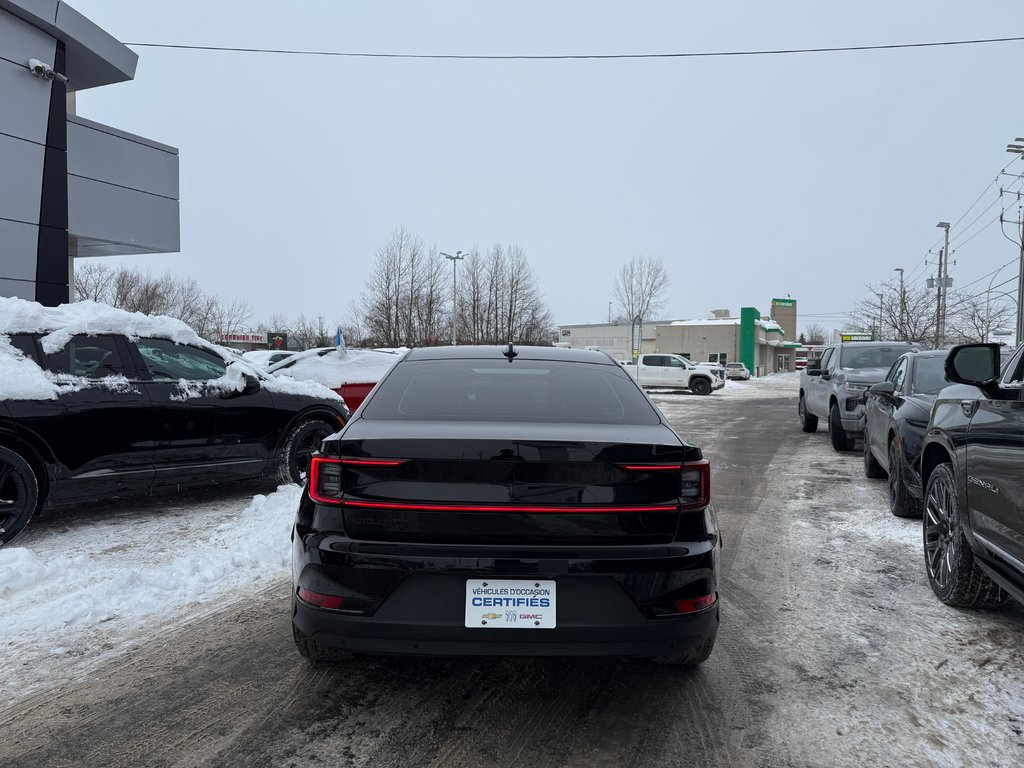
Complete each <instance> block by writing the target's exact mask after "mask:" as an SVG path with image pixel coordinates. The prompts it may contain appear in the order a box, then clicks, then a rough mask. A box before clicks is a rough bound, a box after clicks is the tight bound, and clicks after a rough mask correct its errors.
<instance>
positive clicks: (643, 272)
mask: <svg viewBox="0 0 1024 768" xmlns="http://www.w3.org/2000/svg"><path fill="white" fill-rule="evenodd" d="M670 282H671V280H670V279H669V276H668V270H666V269H665V265H664V264H663V263H662V261H661V259H656V258H654V257H653V256H647V257H643V256H634V257H633V258H632V259H630V260H629V261H628V262H627V263H625V264H623V265H622V267H621V268H620V269H619V274H618V275H617V276H616V278H615V285H614V287H613V288H612V297H613V298H614V299H615V301H616V302H617V303H618V305H619V317H620V318H621V319H624V320H626V321H627V322H628V321H631V320H632V319H633V318H634V317H637V316H639V317H640V318H641V319H642V320H650V319H652V318H653V317H654V316H655V315H656V314H658V313H659V312H661V310H662V309H663V308H664V306H665V300H666V297H667V295H668V288H669V284H670Z"/></svg>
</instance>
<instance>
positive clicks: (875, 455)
mask: <svg viewBox="0 0 1024 768" xmlns="http://www.w3.org/2000/svg"><path fill="white" fill-rule="evenodd" d="M947 354H949V351H948V350H931V351H921V352H918V351H916V350H915V351H911V352H907V353H904V354H902V355H900V356H899V357H898V358H897V359H896V362H895V363H893V364H892V368H890V369H889V373H888V374H887V375H886V377H885V380H884V381H881V382H879V383H878V384H873V385H872V386H871V388H870V389H868V395H867V402H866V403H865V405H864V474H865V475H867V476H868V477H877V478H882V477H887V478H888V480H889V511H890V512H892V514H894V515H896V516H897V517H920V515H921V497H922V495H923V491H922V487H921V476H920V464H921V441H922V440H923V439H924V431H925V428H926V427H927V426H928V415H929V413H930V411H931V408H932V403H933V402H935V396H936V395H937V394H938V393H939V391H940V390H941V389H942V388H943V387H946V386H949V382H948V381H946V374H945V368H944V364H945V361H946V355H947Z"/></svg>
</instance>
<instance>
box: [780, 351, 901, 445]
mask: <svg viewBox="0 0 1024 768" xmlns="http://www.w3.org/2000/svg"><path fill="white" fill-rule="evenodd" d="M916 348H920V345H919V344H915V343H912V342H908V341H851V342H849V343H847V344H836V345H833V346H831V347H826V348H825V351H824V352H823V353H822V355H821V360H820V361H816V362H808V364H807V365H808V367H807V368H805V369H804V370H803V371H801V372H800V400H799V403H798V405H797V409H798V413H799V414H800V426H801V427H802V428H803V431H804V432H814V431H815V430H816V429H817V428H818V419H826V420H827V423H828V431H829V435H830V437H831V438H832V447H833V448H835V449H836V450H837V451H849V450H851V449H852V448H854V443H855V442H856V440H857V439H858V438H860V437H861V435H863V434H864V402H865V399H866V397H867V390H868V387H870V386H871V385H872V384H877V383H878V382H880V381H883V380H884V379H885V375H886V373H888V371H889V368H890V367H891V366H892V364H893V363H894V362H895V361H896V358H897V357H899V356H900V355H902V354H903V353H904V352H906V351H907V350H909V349H916Z"/></svg>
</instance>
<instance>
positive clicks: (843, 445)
mask: <svg viewBox="0 0 1024 768" xmlns="http://www.w3.org/2000/svg"><path fill="white" fill-rule="evenodd" d="M828 433H829V436H830V437H831V438H832V447H833V448H835V449H836V450H837V451H848V450H850V438H849V437H847V435H846V430H845V429H843V420H842V418H840V416H839V406H838V405H836V404H835V403H832V407H831V408H829V409H828Z"/></svg>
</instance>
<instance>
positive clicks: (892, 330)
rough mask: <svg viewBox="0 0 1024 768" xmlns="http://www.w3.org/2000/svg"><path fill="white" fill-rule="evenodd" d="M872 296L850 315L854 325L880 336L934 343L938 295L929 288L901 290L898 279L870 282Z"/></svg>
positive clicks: (850, 322)
mask: <svg viewBox="0 0 1024 768" xmlns="http://www.w3.org/2000/svg"><path fill="white" fill-rule="evenodd" d="M867 287H868V289H869V290H870V291H871V293H870V295H871V298H870V299H864V300H863V301H861V302H860V303H859V304H858V306H857V309H855V310H854V311H853V312H852V313H850V315H849V325H850V329H851V330H854V331H859V332H862V333H870V334H872V335H873V336H874V338H876V339H883V340H892V341H915V342H918V343H920V344H924V345H925V346H929V345H931V343H932V342H933V341H934V336H935V297H934V295H933V294H932V293H931V292H930V291H928V290H927V289H925V288H909V289H907V290H906V291H905V292H904V293H903V295H902V296H901V294H900V289H899V283H898V282H894V281H889V282H884V283H880V284H878V285H877V286H875V285H868V286H867Z"/></svg>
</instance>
